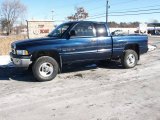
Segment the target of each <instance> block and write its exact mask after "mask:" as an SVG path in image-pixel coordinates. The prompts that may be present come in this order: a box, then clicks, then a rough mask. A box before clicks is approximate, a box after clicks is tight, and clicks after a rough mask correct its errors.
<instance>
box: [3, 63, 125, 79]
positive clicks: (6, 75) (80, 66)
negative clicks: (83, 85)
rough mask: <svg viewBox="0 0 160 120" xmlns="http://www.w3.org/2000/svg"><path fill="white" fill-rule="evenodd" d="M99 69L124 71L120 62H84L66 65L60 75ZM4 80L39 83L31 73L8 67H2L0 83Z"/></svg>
mask: <svg viewBox="0 0 160 120" xmlns="http://www.w3.org/2000/svg"><path fill="white" fill-rule="evenodd" d="M97 68H104V69H123V68H122V66H121V65H120V63H119V62H117V61H111V62H109V63H101V62H83V63H74V64H71V65H64V66H63V70H62V72H61V73H60V74H63V73H70V72H77V71H86V70H93V69H97ZM3 80H8V81H11V80H15V81H24V82H37V81H36V80H35V78H34V77H33V74H32V72H31V71H28V70H22V69H21V68H14V67H11V68H8V67H4V68H2V67H0V81H3Z"/></svg>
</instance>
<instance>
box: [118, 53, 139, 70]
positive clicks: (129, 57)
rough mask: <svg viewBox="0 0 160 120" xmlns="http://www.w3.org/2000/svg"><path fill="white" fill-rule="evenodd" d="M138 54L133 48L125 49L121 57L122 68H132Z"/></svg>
mask: <svg viewBox="0 0 160 120" xmlns="http://www.w3.org/2000/svg"><path fill="white" fill-rule="evenodd" d="M137 62H138V55H137V53H136V52H135V51H134V50H126V51H125V52H124V54H123V56H122V58H121V63H122V65H123V67H124V68H133V67H135V66H136V65H137Z"/></svg>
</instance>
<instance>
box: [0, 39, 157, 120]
mask: <svg viewBox="0 0 160 120" xmlns="http://www.w3.org/2000/svg"><path fill="white" fill-rule="evenodd" d="M149 43H151V44H153V45H156V46H157V49H156V50H154V51H151V52H148V53H147V54H144V55H142V56H141V60H140V61H139V63H138V65H137V66H136V67H135V68H133V69H122V67H121V66H120V65H119V63H117V62H111V63H110V64H106V65H103V66H102V65H101V66H100V65H96V64H95V63H87V64H86V63H85V64H84V65H83V64H81V65H73V66H70V67H67V68H66V69H65V70H64V72H63V73H62V74H59V75H58V76H57V77H56V79H55V80H53V81H50V82H43V83H40V82H36V81H35V80H34V78H33V77H32V75H31V74H30V73H29V72H27V71H22V70H20V69H16V68H0V120H160V38H158V37H155V38H153V37H152V38H150V40H149ZM66 71H69V72H66Z"/></svg>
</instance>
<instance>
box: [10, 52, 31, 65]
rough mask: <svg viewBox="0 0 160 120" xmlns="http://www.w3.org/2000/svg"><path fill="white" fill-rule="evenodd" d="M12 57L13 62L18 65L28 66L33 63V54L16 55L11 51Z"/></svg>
mask: <svg viewBox="0 0 160 120" xmlns="http://www.w3.org/2000/svg"><path fill="white" fill-rule="evenodd" d="M10 57H11V61H12V62H13V64H15V65H16V66H17V67H24V68H28V67H29V65H30V64H31V63H32V61H31V56H21V55H15V54H13V53H12V52H11V53H10Z"/></svg>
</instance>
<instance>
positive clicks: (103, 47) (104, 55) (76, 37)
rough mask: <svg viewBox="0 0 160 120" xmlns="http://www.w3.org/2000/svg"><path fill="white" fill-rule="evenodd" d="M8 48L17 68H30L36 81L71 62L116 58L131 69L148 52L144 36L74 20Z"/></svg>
mask: <svg viewBox="0 0 160 120" xmlns="http://www.w3.org/2000/svg"><path fill="white" fill-rule="evenodd" d="M11 49H12V52H11V53H10V56H11V60H12V61H13V63H14V64H15V65H16V66H17V67H25V68H28V67H29V66H30V67H32V71H33V75H34V77H35V78H36V79H37V80H38V81H49V80H52V79H54V78H55V77H56V75H57V74H58V72H60V71H61V70H62V67H63V65H64V64H67V63H69V64H71V63H73V62H82V61H96V60H103V61H104V60H108V59H120V60H121V64H122V65H123V67H124V68H133V67H135V66H136V64H137V62H138V60H139V59H140V55H141V54H143V53H146V52H147V51H148V37H147V36H146V35H136V34H135V35H118V36H114V35H112V34H110V32H109V28H108V26H107V24H106V23H104V22H91V21H74V22H67V23H64V24H61V25H59V26H58V27H57V28H56V29H55V30H53V31H52V32H51V33H50V34H49V35H48V36H47V37H45V38H39V39H29V40H22V41H16V42H13V43H12V44H11Z"/></svg>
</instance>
